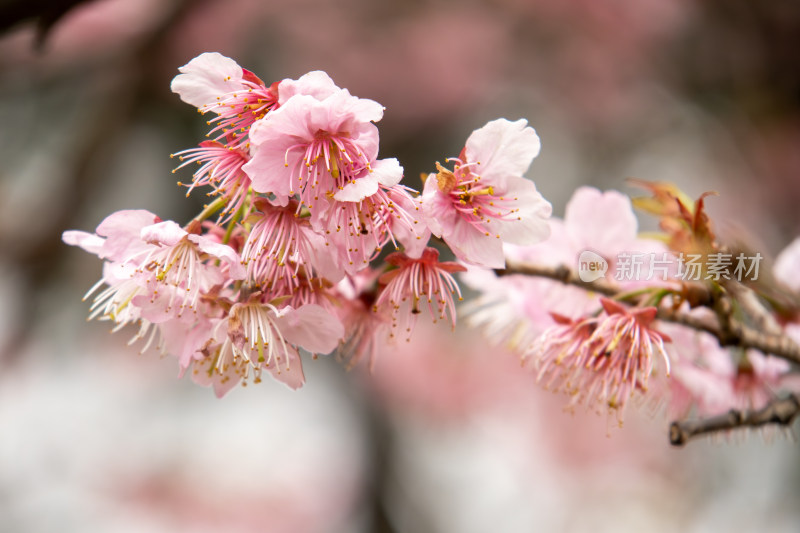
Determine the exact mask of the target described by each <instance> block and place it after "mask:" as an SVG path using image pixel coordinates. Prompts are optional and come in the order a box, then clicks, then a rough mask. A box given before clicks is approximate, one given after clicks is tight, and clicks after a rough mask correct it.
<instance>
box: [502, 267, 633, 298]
mask: <svg viewBox="0 0 800 533" xmlns="http://www.w3.org/2000/svg"><path fill="white" fill-rule="evenodd" d="M495 272H496V273H497V275H498V276H510V275H512V274H523V275H526V276H536V277H539V278H548V279H552V280H554V281H560V282H561V283H563V284H565V285H573V286H575V287H580V288H581V289H584V290H587V291H591V292H597V293H600V294H602V295H604V296H610V297H612V298H613V297H614V296H618V295H620V294H622V290H621V289H620V288H619V287H617V286H616V285H614V284H613V283H610V282H608V281H606V280H604V279H602V278H601V279H598V280H596V281H588V282H587V281H583V280H582V279H581V278H579V277H578V276H576V275H575V273H574V272H573V271H572V270H570V269H569V268H567V267H565V266H563V265H562V266H558V267H546V266H541V265H533V264H530V263H517V262H515V261H508V260H506V268H504V269H501V270H495Z"/></svg>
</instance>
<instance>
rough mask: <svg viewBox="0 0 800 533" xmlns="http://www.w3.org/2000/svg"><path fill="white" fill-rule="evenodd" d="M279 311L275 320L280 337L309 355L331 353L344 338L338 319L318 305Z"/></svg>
mask: <svg viewBox="0 0 800 533" xmlns="http://www.w3.org/2000/svg"><path fill="white" fill-rule="evenodd" d="M281 311H282V312H281V314H280V315H279V316H278V317H277V318H276V319H275V324H276V326H277V327H278V330H279V331H280V333H281V335H283V336H284V338H285V339H286V340H287V341H289V342H291V343H292V344H296V345H298V346H300V347H301V348H304V349H305V350H307V351H309V352H311V353H321V354H324V353H328V352H331V351H333V350H334V349H335V348H336V347H337V346H338V345H339V341H340V340H341V338H342V337H343V336H344V328H343V327H342V323H341V322H340V321H339V319H337V318H336V317H335V316H333V315H331V314H330V313H329V312H328V311H326V310H325V309H324V308H323V307H321V306H319V305H315V304H308V305H304V306H302V307H300V308H298V309H292V308H291V307H288V308H285V309H283V310H281Z"/></svg>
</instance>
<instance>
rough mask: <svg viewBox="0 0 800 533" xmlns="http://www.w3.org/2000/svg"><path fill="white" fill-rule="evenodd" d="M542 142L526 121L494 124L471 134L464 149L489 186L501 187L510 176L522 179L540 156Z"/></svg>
mask: <svg viewBox="0 0 800 533" xmlns="http://www.w3.org/2000/svg"><path fill="white" fill-rule="evenodd" d="M540 148H541V142H540V141H539V137H538V136H537V135H536V131H534V129H533V128H531V127H528V122H527V121H526V120H525V119H520V120H517V121H516V122H511V121H509V120H506V119H504V118H501V119H497V120H493V121H491V122H489V123H487V124H486V125H485V126H483V127H482V128H480V129H477V130H475V131H474V132H472V135H470V136H469V138H468V139H467V144H466V148H465V152H466V157H467V161H469V162H470V163H478V164H479V165H478V166H477V167H475V169H474V172H475V173H476V174H479V175H480V176H481V177H482V179H483V180H484V182H485V183H486V184H490V183H491V184H497V185H500V186H502V185H503V182H504V180H505V179H506V178H507V177H508V176H517V177H519V176H522V175H523V174H525V172H527V171H528V167H530V165H531V161H533V158H534V157H536V156H537V155H538V154H539V150H540Z"/></svg>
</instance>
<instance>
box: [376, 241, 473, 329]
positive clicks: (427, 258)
mask: <svg viewBox="0 0 800 533" xmlns="http://www.w3.org/2000/svg"><path fill="white" fill-rule="evenodd" d="M386 262H387V263H389V264H390V265H393V266H396V267H397V268H396V269H394V270H390V271H389V272H387V273H386V274H384V275H383V276H381V278H380V283H381V284H385V285H386V287H385V288H384V289H383V291H381V293H380V294H379V296H378V299H377V300H376V302H375V308H376V309H377V310H381V308H383V307H384V306H388V308H389V309H390V310H391V312H392V321H393V323H392V328H393V333H392V334H391V335H390V336H391V337H392V338H394V337H396V333H394V331H398V330H399V329H404V330H405V333H407V334H408V335H410V333H411V330H412V329H413V327H414V324H415V323H416V319H417V315H419V314H420V313H421V312H422V310H423V309H427V310H428V312H429V313H430V315H431V317H432V318H433V321H434V322H436V321H437V320H439V319H442V320H444V319H445V318H447V315H448V314H449V315H450V323H451V324H452V326H453V328H455V325H456V309H455V301H454V299H453V298H454V296H455V297H457V298H458V299H459V300H461V289H460V288H459V287H458V283H457V282H456V280H455V279H454V278H453V275H452V274H453V272H463V271H464V270H465V268H464V267H463V266H462V265H459V264H458V263H451V262H444V263H440V262H439V251H438V250H437V249H436V248H426V249H425V251H423V252H422V256H421V257H420V258H419V259H413V258H410V257H408V256H407V255H405V254H403V253H401V252H394V253H392V254H389V256H388V257H387V258H386ZM420 302H422V305H420Z"/></svg>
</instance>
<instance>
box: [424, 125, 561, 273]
mask: <svg viewBox="0 0 800 533" xmlns="http://www.w3.org/2000/svg"><path fill="white" fill-rule="evenodd" d="M539 147H540V143H539V138H538V137H537V136H536V132H535V131H534V130H533V128H530V127H527V122H526V121H525V120H518V121H516V122H510V121H508V120H505V119H499V120H495V121H492V122H489V123H488V124H486V125H485V126H484V127H482V128H480V129H478V130H476V131H474V132H473V133H472V135H470V137H469V139H467V144H466V146H465V148H464V150H463V151H462V153H461V155H460V156H459V157H457V158H451V159H448V162H450V161H452V162H454V163H455V167H454V169H453V170H452V171H450V170H448V169H446V168H444V167H442V166H441V165H439V164H438V163H437V168H438V173H436V174H430V175H429V176H428V178H427V180H426V181H425V188H424V190H423V193H422V204H423V212H424V214H425V217H426V220H427V223H428V226H429V227H430V229H431V231H432V232H433V234H434V235H436V236H437V237H441V238H443V239H444V241H445V242H446V243H447V244H448V246H450V248H451V249H452V250H453V252H454V253H455V254H456V256H457V257H458V258H459V259H461V260H462V261H465V262H467V263H471V264H475V265H481V266H485V267H488V268H502V267H503V266H505V259H504V256H503V242H510V243H514V244H534V243H537V242H540V241H542V240H544V239H545V238H547V236H548V235H549V227H548V225H547V218H548V217H549V216H550V213H551V210H552V209H551V206H550V204H549V203H548V202H547V201H546V200H545V199H544V198H542V196H541V194H539V192H538V191H537V190H536V186H535V185H534V184H533V182H532V181H530V180H527V179H525V178H523V177H522V174H524V173H525V172H526V171H527V170H528V167H529V166H530V164H531V161H532V160H533V158H534V157H536V155H538V153H539Z"/></svg>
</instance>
